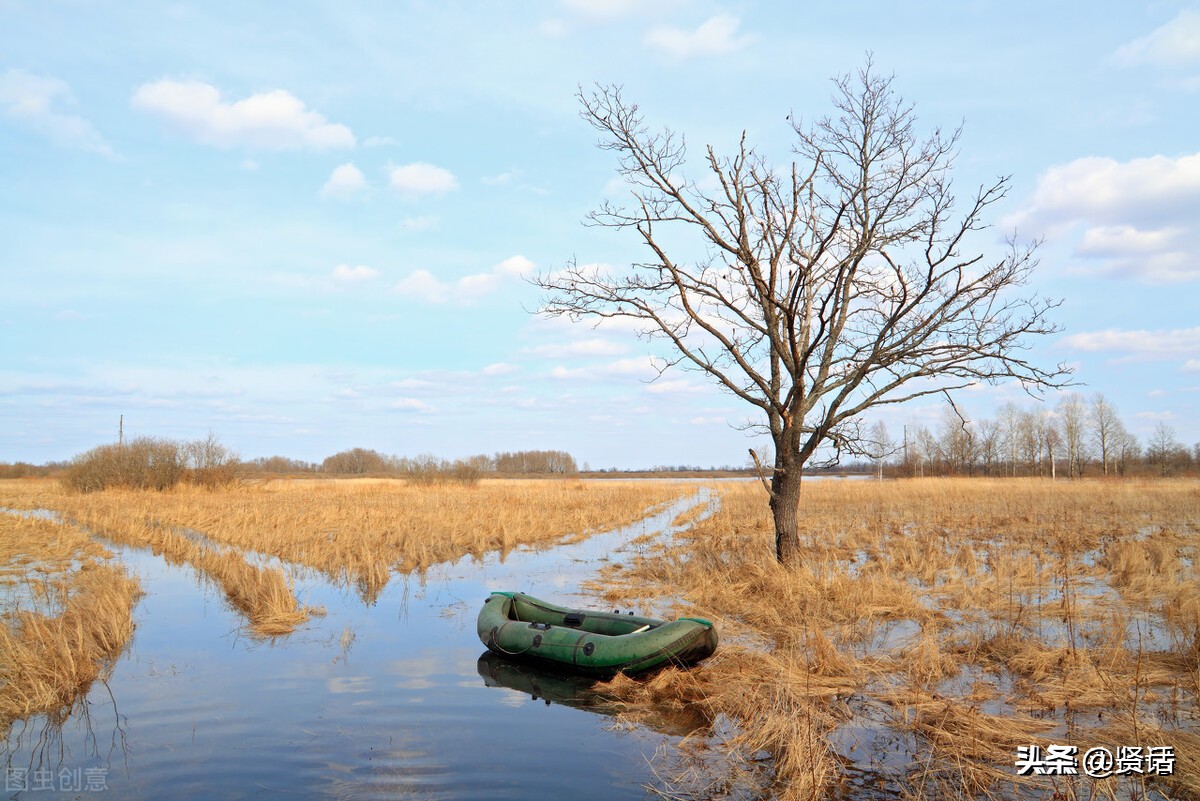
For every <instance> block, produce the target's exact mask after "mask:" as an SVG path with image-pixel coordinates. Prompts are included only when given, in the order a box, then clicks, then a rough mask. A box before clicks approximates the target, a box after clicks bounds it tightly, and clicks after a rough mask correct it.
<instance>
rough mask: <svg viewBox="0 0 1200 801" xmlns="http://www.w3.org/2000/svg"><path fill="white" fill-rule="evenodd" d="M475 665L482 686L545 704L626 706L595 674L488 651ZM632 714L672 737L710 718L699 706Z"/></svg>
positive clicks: (606, 711) (615, 710)
mask: <svg viewBox="0 0 1200 801" xmlns="http://www.w3.org/2000/svg"><path fill="white" fill-rule="evenodd" d="M476 669H477V670H478V671H479V675H480V676H481V677H482V678H483V683H484V685H485V686H487V687H495V688H501V689H506V690H513V691H515V692H516V693H519V694H520V695H528V696H529V700H530V701H533V702H538V701H540V702H542V703H543V704H544V705H545V706H550V705H551V704H559V705H561V706H567V707H571V708H573V709H582V710H584V711H586V712H591V713H593V714H596V715H604V716H607V717H616V716H617V715H619V714H620V713H621V712H622V711H624V710H625V708H626V707H625V705H624V704H622V703H621V699H620V698H619V697H618V696H617V694H616V693H614V692H613V691H612V690H610V689H609V688H608V687H607V686H606V684H605V682H603V681H600V680H598V679H595V678H588V677H586V676H580V675H577V674H572V673H566V672H560V671H556V670H553V669H551V668H547V667H544V666H540V665H539V666H534V665H533V664H531V663H528V662H521V661H518V660H515V659H508V658H506V657H503V656H500V655H499V654H494V653H492V652H491V651H484V652H483V653H482V654H481V655H480V657H479V662H478V664H477V665H476ZM514 697H517V696H514ZM514 706H515V704H514ZM636 718H637V722H638V723H639V724H640V725H642V726H646V727H647V728H649V729H652V730H653V731H656V732H658V733H659V734H667V735H670V736H672V737H686V736H688V735H689V734H695V733H696V732H698V731H702V730H706V729H707V728H708V727H709V726H710V725H711V722H712V721H710V720H709V719H708V718H707V717H706V716H705V715H704V714H703V712H702V711H701V710H700V709H699V708H691V709H686V708H685V709H678V708H670V709H665V708H653V707H650V708H646V707H642V708H639V709H638V710H637V714H636Z"/></svg>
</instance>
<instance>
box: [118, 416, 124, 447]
mask: <svg viewBox="0 0 1200 801" xmlns="http://www.w3.org/2000/svg"><path fill="white" fill-rule="evenodd" d="M117 447H118V448H123V447H125V415H121V420H120V422H118V423H117Z"/></svg>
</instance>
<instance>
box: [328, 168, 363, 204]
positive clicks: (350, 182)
mask: <svg viewBox="0 0 1200 801" xmlns="http://www.w3.org/2000/svg"><path fill="white" fill-rule="evenodd" d="M366 188H367V177H366V176H365V175H363V174H362V170H360V169H359V168H358V167H355V166H354V164H353V163H346V164H342V165H340V166H338V167H334V168H333V172H331V173H330V174H329V180H328V181H326V182H325V185H324V186H322V187H321V197H332V198H337V199H339V200H347V199H349V198H351V197H353V196H354V195H355V194H356V193H358V192H361V191H362V190H363V189H366Z"/></svg>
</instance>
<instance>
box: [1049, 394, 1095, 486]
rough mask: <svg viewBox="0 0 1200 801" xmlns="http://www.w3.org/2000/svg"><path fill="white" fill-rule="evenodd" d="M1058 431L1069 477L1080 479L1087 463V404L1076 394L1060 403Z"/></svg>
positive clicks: (1070, 395)
mask: <svg viewBox="0 0 1200 801" xmlns="http://www.w3.org/2000/svg"><path fill="white" fill-rule="evenodd" d="M1056 411H1057V413H1058V430H1059V433H1060V434H1061V440H1062V444H1063V446H1064V447H1063V450H1064V451H1065V452H1066V457H1067V475H1068V476H1069V477H1070V478H1078V477H1080V476H1082V475H1083V468H1084V463H1085V462H1086V461H1087V457H1088V452H1087V437H1086V431H1087V404H1086V403H1085V402H1084V400H1083V396H1081V395H1079V394H1078V393H1076V392H1072V393H1071V394H1069V395H1067V396H1066V397H1064V398H1063V399H1062V400H1060V401H1059V402H1058V409H1057V410H1056Z"/></svg>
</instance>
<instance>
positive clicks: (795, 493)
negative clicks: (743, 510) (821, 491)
mask: <svg viewBox="0 0 1200 801" xmlns="http://www.w3.org/2000/svg"><path fill="white" fill-rule="evenodd" d="M781 462H782V464H780V465H779V466H778V467H777V468H776V471H775V475H774V476H773V477H772V478H771V516H772V518H773V519H774V521H775V558H776V559H778V560H779V561H780V563H782V564H785V565H787V564H792V563H793V562H795V560H796V558H797V557H798V555H799V553H800V519H799V516H800V480H801V478H802V477H803V475H804V472H803V467H802V466H801V464H800V460H799V458H797V457H793V458H791V459H783V460H781Z"/></svg>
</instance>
